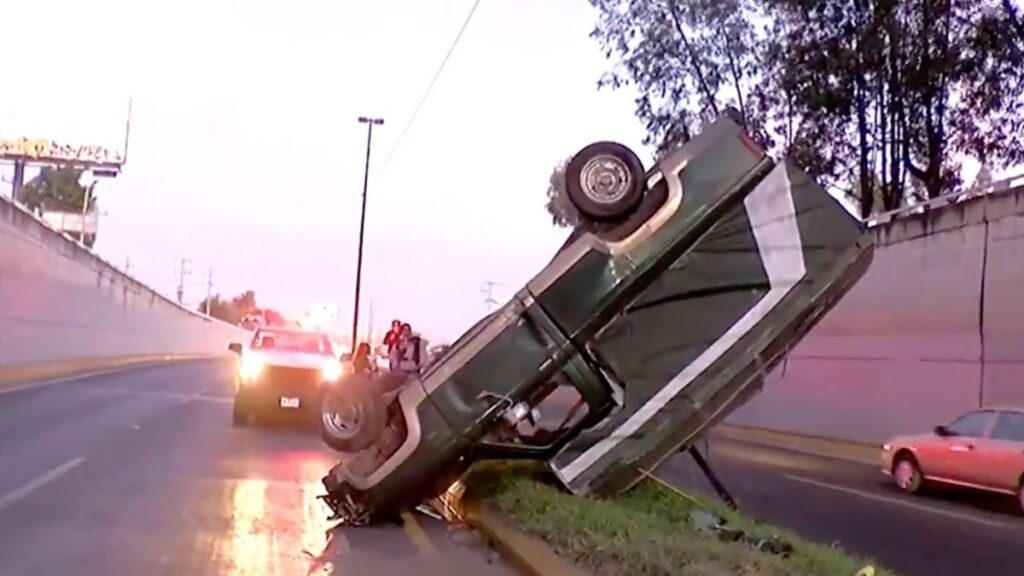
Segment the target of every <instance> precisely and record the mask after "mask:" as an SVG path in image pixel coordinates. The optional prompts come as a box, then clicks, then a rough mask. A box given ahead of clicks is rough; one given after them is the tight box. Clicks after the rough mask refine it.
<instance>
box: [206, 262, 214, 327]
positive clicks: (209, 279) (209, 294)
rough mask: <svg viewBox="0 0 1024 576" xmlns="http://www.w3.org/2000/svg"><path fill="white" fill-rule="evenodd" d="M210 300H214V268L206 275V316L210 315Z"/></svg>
mask: <svg viewBox="0 0 1024 576" xmlns="http://www.w3.org/2000/svg"><path fill="white" fill-rule="evenodd" d="M210 298H213V268H210V271H209V272H208V273H207V275H206V315H207V316H209V315H210Z"/></svg>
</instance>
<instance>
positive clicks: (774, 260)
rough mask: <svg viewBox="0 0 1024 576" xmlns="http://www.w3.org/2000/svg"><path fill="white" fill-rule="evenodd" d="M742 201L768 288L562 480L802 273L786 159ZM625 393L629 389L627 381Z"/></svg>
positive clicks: (649, 412) (679, 384) (699, 370)
mask: <svg viewBox="0 0 1024 576" xmlns="http://www.w3.org/2000/svg"><path fill="white" fill-rule="evenodd" d="M743 205H744V207H745V208H746V211H747V218H748V220H749V221H750V228H751V230H752V232H753V234H754V240H755V242H756V243H757V251H758V253H759V254H760V256H761V262H762V263H763V264H764V269H765V273H766V274H767V276H768V283H769V290H768V293H767V294H765V296H764V297H763V298H761V300H759V301H758V302H757V304H755V305H754V306H753V307H752V308H751V309H750V310H748V311H747V313H746V314H744V315H743V317H742V318H740V319H739V321H737V322H736V323H735V324H733V325H732V327H730V328H729V329H728V330H727V331H726V332H725V334H722V336H721V337H720V338H719V339H718V340H716V341H715V342H713V343H712V344H711V346H709V347H708V348H707V350H705V351H704V352H703V353H702V354H701V355H700V356H698V357H697V358H696V359H695V360H694V361H693V362H691V363H690V364H688V365H687V366H686V367H685V368H683V370H682V372H680V373H679V374H676V376H675V377H673V378H672V380H670V381H669V382H668V384H667V385H666V386H665V387H664V388H662V389H661V390H659V391H658V393H657V394H655V395H654V396H653V397H651V399H650V400H648V401H647V403H645V404H644V405H643V406H641V407H640V409H639V410H637V411H636V412H635V413H634V414H633V415H632V416H630V417H629V418H628V419H627V420H626V421H625V422H623V423H622V425H621V426H619V428H618V429H617V430H615V431H613V432H612V433H611V434H609V435H608V436H606V437H604V438H602V439H601V441H599V442H597V443H596V444H594V445H593V446H591V447H590V448H588V449H587V450H585V451H584V452H583V453H582V454H580V455H579V457H577V458H576V459H575V460H573V461H572V462H570V463H569V464H568V465H566V466H565V467H564V468H563V469H562V470H560V471H559V472H560V473H559V476H561V478H562V480H563V481H564V482H566V483H569V482H572V481H573V480H574V479H575V478H576V477H577V476H579V475H580V474H582V473H583V472H584V471H585V470H587V468H589V467H590V466H593V465H594V463H595V462H597V461H598V460H599V459H600V458H601V457H602V456H604V455H605V454H607V453H608V452H610V451H611V450H613V449H614V448H615V447H616V446H618V445H619V443H620V442H622V441H623V440H624V439H626V438H629V437H630V436H632V435H633V434H635V433H636V432H637V431H638V430H639V429H640V428H641V427H642V426H643V425H644V424H646V423H647V421H648V420H650V419H651V418H652V417H653V416H654V415H655V414H656V413H657V412H658V411H659V410H661V409H662V408H664V407H665V405H666V404H668V403H669V402H670V401H672V399H674V398H675V397H676V396H678V395H679V393H680V392H682V391H683V390H684V389H685V388H686V387H687V386H689V385H690V383H691V382H693V381H694V380H695V379H696V378H697V377H698V376H700V375H701V374H703V373H704V371H706V370H707V369H708V368H709V367H710V366H711V365H712V364H714V363H715V361H716V360H718V359H719V358H720V357H721V356H722V355H723V354H725V353H726V351H728V350H729V349H730V348H732V347H733V346H734V345H735V344H736V343H737V342H738V341H739V340H740V338H742V337H743V336H744V335H746V334H747V333H748V332H750V331H751V330H752V329H753V328H754V327H755V326H757V325H758V324H759V323H760V322H761V321H762V320H764V318H765V317H766V316H767V315H768V314H769V313H770V312H771V311H772V309H774V308H775V306H776V305H778V303H779V302H781V301H782V300H783V298H785V297H786V295H787V294H789V292H790V290H792V289H793V287H794V286H796V284H797V283H798V282H800V280H802V279H803V277H804V276H805V275H806V273H807V270H806V268H805V266H804V253H803V244H802V242H801V241H800V228H799V226H798V225H797V218H796V208H795V206H794V205H793V191H792V188H791V186H790V181H789V175H788V174H787V172H786V166H785V164H782V165H779V166H776V167H775V169H774V170H772V172H771V173H769V174H768V176H767V177H766V178H765V179H764V180H763V181H761V183H760V184H758V185H757V187H755V188H754V191H753V192H751V193H750V194H749V195H748V196H747V197H746V198H745V199H744V200H743ZM626 393H627V394H628V393H629V383H628V382H627V383H626Z"/></svg>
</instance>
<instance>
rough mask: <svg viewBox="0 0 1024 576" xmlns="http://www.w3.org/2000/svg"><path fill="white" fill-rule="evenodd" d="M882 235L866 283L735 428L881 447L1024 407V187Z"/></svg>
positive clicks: (893, 224)
mask: <svg viewBox="0 0 1024 576" xmlns="http://www.w3.org/2000/svg"><path fill="white" fill-rule="evenodd" d="M874 231H875V234H876V239H877V242H878V248H877V251H876V254H875V259H874V263H873V264H872V267H871V269H870V270H869V271H868V273H867V275H866V276H865V277H864V278H863V279H862V280H861V282H860V283H859V284H858V285H857V286H856V287H854V289H853V290H852V291H851V292H850V294H849V295H848V296H847V297H846V298H845V299H844V300H842V301H841V302H840V303H839V305H838V306H837V307H836V308H835V309H834V310H833V311H832V312H831V313H830V314H829V315H828V316H827V317H826V318H824V319H823V320H822V322H821V324H819V325H818V326H817V327H816V328H815V330H814V331H812V332H811V334H809V335H808V336H807V338H805V340H804V341H803V342H802V343H801V345H800V346H798V347H797V348H796V349H795V350H794V351H793V353H792V354H791V355H790V357H789V359H788V361H787V362H786V363H785V364H784V365H783V366H781V367H779V368H778V369H776V370H775V372H774V373H773V374H772V375H771V377H770V378H769V381H768V383H767V384H766V386H765V390H764V391H763V392H762V393H761V395H760V396H759V397H757V398H755V399H754V400H753V401H752V402H751V403H750V404H749V405H747V406H745V407H744V408H742V409H741V410H739V411H737V412H736V413H735V414H734V415H733V416H732V418H731V420H730V421H731V422H732V423H734V424H743V425H749V426H761V427H765V428H771V429H775V430H785V431H794V432H801V433H805V434H813V435H821V436H828V437H834V438H842V439H848V440H857V441H863V442H878V441H882V440H884V439H885V438H887V437H889V436H891V435H894V434H902V433H908V432H920V431H924V430H929V429H931V428H932V427H933V426H934V425H936V424H940V423H944V422H947V421H949V420H950V419H951V418H953V417H955V416H956V415H958V414H959V413H961V412H963V411H965V410H968V409H971V408H976V407H978V406H979V405H993V404H1019V405H1024V187H1020V188H1016V189H1013V190H1009V191H1006V192H1002V193H999V194H990V195H987V196H982V197H978V198H974V199H970V200H965V201H963V202H961V203H957V204H949V205H946V206H943V207H941V208H937V209H932V210H930V211H928V212H926V213H924V214H913V215H906V216H902V217H899V218H895V219H893V220H891V221H889V222H887V223H885V224H882V225H879V226H877V227H875V228H874Z"/></svg>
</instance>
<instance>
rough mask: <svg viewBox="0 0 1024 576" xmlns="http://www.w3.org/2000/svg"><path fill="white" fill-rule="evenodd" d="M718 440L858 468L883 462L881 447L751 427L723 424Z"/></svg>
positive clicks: (715, 433) (716, 434)
mask: <svg viewBox="0 0 1024 576" xmlns="http://www.w3.org/2000/svg"><path fill="white" fill-rule="evenodd" d="M715 437H719V438H726V439H730V440H738V441H740V442H747V443H750V444H761V445H763V446H770V447H772V448H782V449H784V450H792V451H794V452H802V453H804V454H813V455H815V456H824V457H827V458H835V459H837V460H845V461H847V462H855V463H857V464H868V465H876V464H879V462H880V460H879V454H880V451H881V445H877V444H867V443H862V442H853V441H849V440H839V439H835V438H826V437H822V436H811V435H807V434H799V433H795V432H781V431H778V430H768V429H765V428H754V427H750V426H736V425H733V424H720V425H718V426H716V427H715V428H714V429H713V430H712V431H711V438H715Z"/></svg>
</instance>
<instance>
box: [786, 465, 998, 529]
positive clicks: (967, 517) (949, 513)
mask: <svg viewBox="0 0 1024 576" xmlns="http://www.w3.org/2000/svg"><path fill="white" fill-rule="evenodd" d="M786 478H789V479H790V480H793V481H794V482H802V483H804V484H810V485H812V486H817V487H819V488H825V489H826V490H833V491H836V492H843V493H845V494H850V495H851V496H860V497H861V498H867V499H868V500H874V501H876V502H885V503H888V504H893V505H895V506H903V507H904V508H910V509H912V510H918V511H921V512H928V513H930V514H937V515H939V516H946V517H948V518H955V519H956V520H962V521H966V522H974V523H975V524H983V525H985V526H992V527H995V528H1014V527H1015V526H1014V525H1012V524H1009V523H1006V522H1000V521H999V520H989V519H987V518H979V517H977V516H975V515H973V514H969V513H966V512H957V511H955V510H944V509H942V508H936V507H934V506H928V505H927V504H920V503H917V502H908V501H906V500H903V499H901V498H893V497H891V496H882V495H880V494H872V493H871V492H866V491H864V490H858V489H856V488H847V487H846V486H836V485H835V484H829V483H828V482H821V481H819V480H812V479H810V478H804V477H802V476H791V475H789V474H787V475H786Z"/></svg>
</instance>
